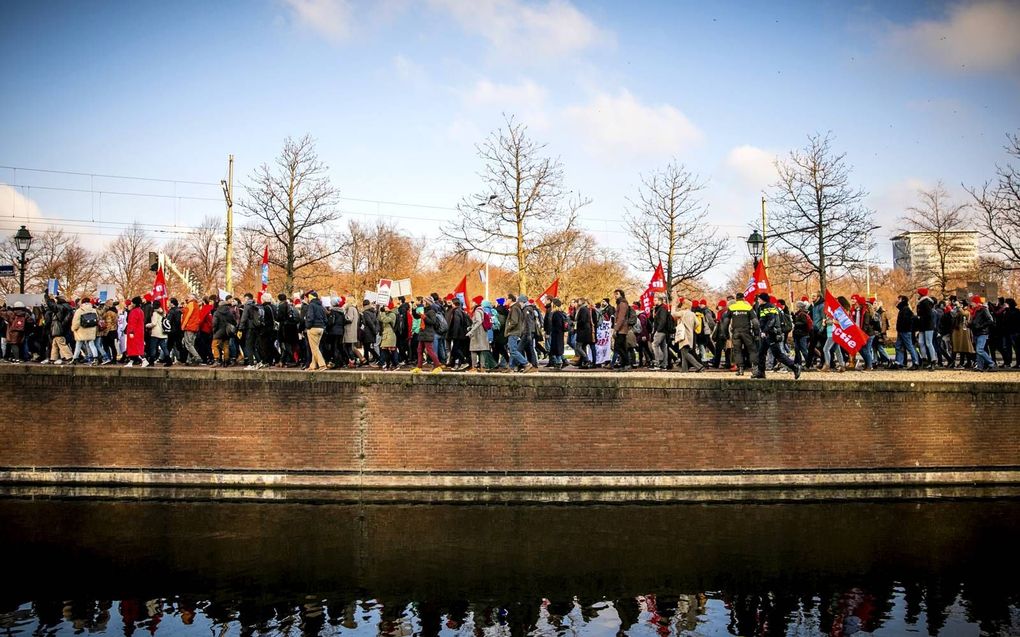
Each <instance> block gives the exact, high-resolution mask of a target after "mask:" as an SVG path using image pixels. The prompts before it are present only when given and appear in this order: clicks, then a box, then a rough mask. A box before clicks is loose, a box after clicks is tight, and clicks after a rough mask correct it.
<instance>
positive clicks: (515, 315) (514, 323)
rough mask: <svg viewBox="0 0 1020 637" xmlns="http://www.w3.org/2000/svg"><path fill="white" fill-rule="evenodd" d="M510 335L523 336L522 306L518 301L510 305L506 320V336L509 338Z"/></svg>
mask: <svg viewBox="0 0 1020 637" xmlns="http://www.w3.org/2000/svg"><path fill="white" fill-rule="evenodd" d="M511 336H517V337H521V336H524V308H523V307H521V304H520V303H514V304H513V305H511V306H510V315H509V316H508V317H507V320H506V337H507V339H509V338H510V337H511Z"/></svg>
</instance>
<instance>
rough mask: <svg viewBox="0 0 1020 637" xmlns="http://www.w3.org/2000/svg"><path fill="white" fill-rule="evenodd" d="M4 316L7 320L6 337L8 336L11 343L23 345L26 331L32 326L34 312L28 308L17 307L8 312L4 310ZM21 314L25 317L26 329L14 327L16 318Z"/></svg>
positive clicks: (8, 341)
mask: <svg viewBox="0 0 1020 637" xmlns="http://www.w3.org/2000/svg"><path fill="white" fill-rule="evenodd" d="M2 316H3V319H4V321H6V322H7V334H6V337H5V338H7V343H8V344H9V345H21V341H22V340H24V338H25V332H27V331H28V330H29V329H31V327H32V325H31V323H32V313H31V312H30V311H29V310H28V309H27V308H24V307H16V308H14V309H12V310H10V311H8V312H3V313H2ZM19 316H24V317H25V329H24V330H14V329H12V328H13V327H14V320H15V319H16V318H17V317H19Z"/></svg>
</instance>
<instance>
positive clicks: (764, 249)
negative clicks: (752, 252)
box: [761, 196, 769, 270]
mask: <svg viewBox="0 0 1020 637" xmlns="http://www.w3.org/2000/svg"><path fill="white" fill-rule="evenodd" d="M767 237H768V235H767V234H766V232H765V197H764V196H763V197H762V198H761V260H762V263H764V264H765V269H766V270H767V269H768V267H769V242H768V238H767Z"/></svg>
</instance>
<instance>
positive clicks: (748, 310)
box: [722, 292, 761, 376]
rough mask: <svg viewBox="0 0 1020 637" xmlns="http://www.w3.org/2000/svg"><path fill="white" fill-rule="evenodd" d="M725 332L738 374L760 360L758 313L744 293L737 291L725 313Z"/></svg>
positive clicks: (740, 374) (742, 373)
mask: <svg viewBox="0 0 1020 637" xmlns="http://www.w3.org/2000/svg"><path fill="white" fill-rule="evenodd" d="M722 329H723V333H724V334H727V335H728V338H729V340H730V344H731V348H732V356H733V360H734V362H735V363H736V366H737V376H743V375H744V371H745V370H746V369H748V368H750V367H751V365H753V364H754V363H755V361H757V360H758V338H759V335H760V334H761V328H760V324H759V322H758V315H757V314H756V313H755V311H754V308H753V307H751V304H750V303H748V302H747V301H746V300H744V294H743V293H742V292H737V294H736V298H735V299H734V301H733V302H732V303H730V304H729V306H728V307H727V308H726V313H725V314H724V315H723V327H722Z"/></svg>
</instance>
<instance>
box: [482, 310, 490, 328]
mask: <svg viewBox="0 0 1020 637" xmlns="http://www.w3.org/2000/svg"><path fill="white" fill-rule="evenodd" d="M482 329H483V330H485V331H486V332H488V331H489V330H491V329H492V315H491V314H489V313H488V312H485V311H484V310H483V311H482Z"/></svg>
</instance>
